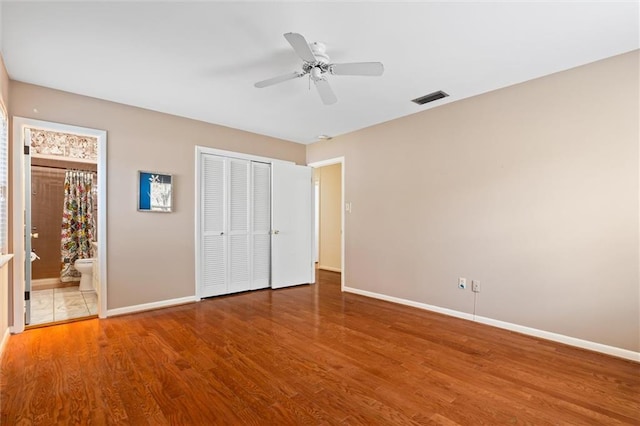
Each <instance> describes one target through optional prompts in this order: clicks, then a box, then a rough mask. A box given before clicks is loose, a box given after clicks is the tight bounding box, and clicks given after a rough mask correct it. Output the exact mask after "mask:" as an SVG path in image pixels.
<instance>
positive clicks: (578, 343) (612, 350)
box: [344, 286, 640, 362]
mask: <svg viewBox="0 0 640 426" xmlns="http://www.w3.org/2000/svg"><path fill="white" fill-rule="evenodd" d="M344 291H346V292H348V293H354V294H359V295H361V296H367V297H372V298H374V299H380V300H386V301H387V302H393V303H398V304H401V305H407V306H412V307H414V308H418V309H424V310H427V311H432V312H437V313H440V314H444V315H449V316H452V317H456V318H462V319H466V320H469V321H475V322H478V323H481V324H486V325H490V326H493V327H498V328H502V329H505V330H510V331H515V332H517V333H522V334H526V335H529V336H534V337H539V338H541V339H546V340H551V341H553V342H558V343H564V344H565V345H570V346H575V347H578V348H582V349H588V350H590V351H594V352H600V353H603V354H607V355H613V356H616V357H619V358H624V359H629V360H631V361H636V362H640V352H634V351H630V350H628V349H622V348H616V347H615V346H609V345H603V344H602V343H596V342H591V341H588V340H582V339H577V338H575V337H571V336H565V335H563V334H558V333H552V332H550V331H544V330H538V329H537V328H531V327H526V326H523V325H518V324H513V323H510V322H505V321H499V320H495V319H492V318H486V317H481V316H477V315H475V316H474V315H473V314H468V313H465V312H460V311H454V310H452V309H447V308H441V307H439V306H434V305H428V304H426V303H421V302H415V301H413V300H407V299H401V298H399V297H393V296H387V295H386V294H380V293H374V292H371V291H366V290H360V289H357V288H352V287H346V286H345V287H344Z"/></svg>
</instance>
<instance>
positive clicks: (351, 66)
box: [329, 62, 384, 76]
mask: <svg viewBox="0 0 640 426" xmlns="http://www.w3.org/2000/svg"><path fill="white" fill-rule="evenodd" d="M329 70H330V71H331V74H335V75H370V76H379V75H382V73H383V72H384V66H383V65H382V63H381V62H351V63H347V64H331V66H330V67H329Z"/></svg>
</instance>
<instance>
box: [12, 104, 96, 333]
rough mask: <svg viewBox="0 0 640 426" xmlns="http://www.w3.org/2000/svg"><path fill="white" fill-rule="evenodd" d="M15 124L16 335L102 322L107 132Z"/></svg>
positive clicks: (25, 121)
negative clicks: (75, 322) (61, 324)
mask: <svg viewBox="0 0 640 426" xmlns="http://www.w3.org/2000/svg"><path fill="white" fill-rule="evenodd" d="M13 123H14V138H13V151H14V155H13V248H14V254H15V258H14V259H15V260H14V268H13V274H14V287H13V302H14V303H13V328H12V332H13V333H19V332H21V331H23V330H24V328H25V326H29V325H42V324H47V323H51V322H58V321H67V320H71V319H75V318H82V317H87V316H94V315H96V314H97V315H98V317H100V318H104V317H106V312H107V309H106V306H107V301H106V285H107V282H106V269H107V268H106V247H107V244H106V243H107V241H106V235H107V233H106V212H107V208H106V182H107V176H106V132H105V131H103V130H96V129H89V128H83V127H77V126H70V125H65V124H58V123H52V122H45V121H40V120H32V119H26V118H21V117H14V122H13ZM98 178H99V182H98ZM98 185H99V187H98Z"/></svg>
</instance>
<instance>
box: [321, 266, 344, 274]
mask: <svg viewBox="0 0 640 426" xmlns="http://www.w3.org/2000/svg"><path fill="white" fill-rule="evenodd" d="M318 269H324V270H325V271H331V272H340V273H342V269H340V268H334V267H333V266H324V265H318Z"/></svg>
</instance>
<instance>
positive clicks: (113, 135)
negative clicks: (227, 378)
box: [10, 81, 305, 309]
mask: <svg viewBox="0 0 640 426" xmlns="http://www.w3.org/2000/svg"><path fill="white" fill-rule="evenodd" d="M10 89H11V90H10V96H11V114H12V115H14V116H20V117H26V118H33V119H38V120H45V121H52V122H58V123H65V124H71V125H76V126H83V127H89V128H94V129H102V130H106V131H107V138H108V142H107V162H108V166H107V173H108V181H107V182H106V185H107V199H108V206H107V208H108V212H107V222H108V236H107V237H108V251H107V264H108V269H107V276H108V291H107V304H108V309H115V308H122V307H128V306H134V305H139V304H144V303H150V302H158V301H164V300H170V299H175V298H181V297H187V296H193V295H194V294H195V262H194V252H195V250H194V245H195V242H194V230H195V224H194V215H195V212H194V205H195V186H194V180H195V167H194V163H195V146H196V145H202V146H208V147H213V148H218V149H224V150H229V151H237V152H242V153H247V154H252V155H259V156H265V157H272V158H278V159H282V160H289V161H294V162H296V163H298V164H304V163H305V146H304V145H300V144H296V143H292V142H287V141H282V140H278V139H274V138H269V137H266V136H260V135H256V134H253V133H248V132H244V131H240V130H236V129H231V128H228V127H223V126H217V125H214V124H208V123H203V122H200V121H195V120H190V119H187V118H181V117H176V116H172V115H168V114H163V113H159V112H155V111H150V110H145V109H141V108H135V107H131V106H127V105H122V104H117V103H114V102H108V101H103V100H99V99H95V98H89V97H85V96H79V95H74V94H71V93H67V92H62V91H58V90H54V89H49V88H44V87H40V86H34V85H30V84H25V83H21V82H17V81H12V82H11V84H10ZM34 109H37V111H38V112H37V113H35V112H34ZM138 170H146V171H157V172H164V173H169V174H172V175H173V179H174V207H175V210H174V212H173V213H148V212H138V211H137V209H136V207H137V206H136V178H137V172H138ZM100 185H101V186H100V190H102V184H100Z"/></svg>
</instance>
